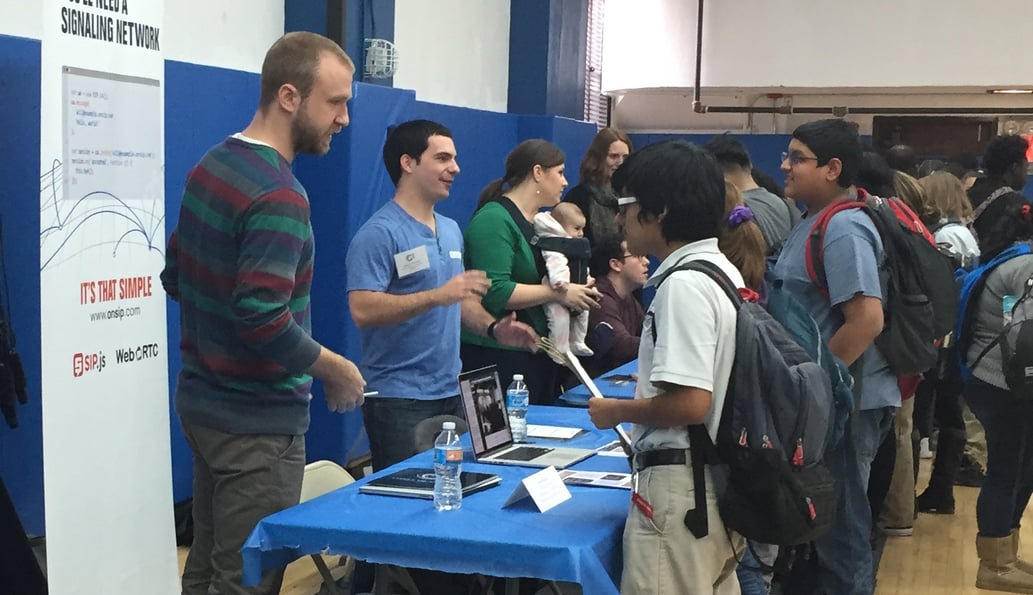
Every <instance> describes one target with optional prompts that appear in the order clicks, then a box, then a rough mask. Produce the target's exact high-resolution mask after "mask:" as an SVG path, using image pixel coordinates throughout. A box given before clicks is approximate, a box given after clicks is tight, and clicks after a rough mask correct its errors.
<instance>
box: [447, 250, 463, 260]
mask: <svg viewBox="0 0 1033 595" xmlns="http://www.w3.org/2000/svg"><path fill="white" fill-rule="evenodd" d="M448 256H449V257H450V258H453V259H455V260H460V259H462V258H463V253H462V252H460V251H459V250H449V251H448Z"/></svg>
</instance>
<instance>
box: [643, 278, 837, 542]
mask: <svg viewBox="0 0 1033 595" xmlns="http://www.w3.org/2000/svg"><path fill="white" fill-rule="evenodd" d="M684 270H693V271H698V272H701V273H704V274H706V275H707V276H708V277H710V278H711V279H712V280H713V281H714V282H715V283H717V284H718V285H719V286H720V287H721V289H722V290H723V291H724V293H725V294H726V295H727V296H728V299H730V300H731V301H732V303H733V304H734V305H735V309H736V311H737V319H736V320H737V322H736V337H735V361H734V363H733V365H732V373H731V377H730V380H729V384H728V392H727V393H726V395H725V401H724V409H723V410H722V413H721V419H720V423H719V425H718V430H717V441H716V443H715V442H713V441H711V439H710V435H709V434H708V433H707V431H706V428H705V427H704V426H702V425H695V426H690V427H689V443H690V447H691V448H690V453H691V457H692V469H693V480H694V489H695V492H696V494H695V496H696V506H695V508H694V509H693V510H690V511H688V512H687V513H686V515H685V525H686V526H687V527H688V528H689V530H690V531H691V532H692V533H693V535H695V536H696V537H697V538H699V537H702V536H705V535H707V533H708V532H709V526H708V525H709V522H708V519H707V506H706V485H705V476H704V472H703V465H704V463H709V464H710V465H711V470H712V473H713V476H714V481H715V491H716V492H717V495H718V506H719V508H720V510H721V518H722V519H723V521H724V523H725V525H726V526H728V527H729V528H731V529H734V530H735V531H737V532H739V533H740V534H742V535H743V536H745V537H747V538H749V539H753V540H755V541H759V542H762V543H770V544H776V545H797V544H802V543H807V542H809V541H813V540H814V539H815V538H816V537H818V536H819V535H821V534H822V533H824V532H825V531H826V530H827V529H828V528H829V526H830V525H831V524H832V517H833V514H834V511H835V490H834V485H833V480H832V477H831V476H830V475H829V472H828V470H827V469H826V468H825V465H824V464H823V463H822V460H823V457H824V452H825V441H826V439H827V437H828V435H829V423H830V417H831V412H832V408H833V397H832V387H831V385H830V382H829V377H828V375H827V374H826V373H825V370H824V369H823V368H822V367H821V366H820V365H819V364H817V363H815V362H814V360H812V359H811V358H810V356H808V355H807V353H806V352H805V351H804V350H803V349H802V348H800V347H799V346H798V345H797V344H796V342H795V341H794V340H793V339H792V338H791V337H790V336H789V334H788V333H786V331H785V329H784V328H783V327H782V326H781V325H780V324H779V323H778V322H776V321H775V319H773V318H772V317H771V316H770V315H769V314H768V312H767V311H766V310H764V308H763V307H761V306H760V305H759V304H755V303H752V302H747V301H745V300H743V298H742V297H741V296H740V294H739V291H738V289H737V288H736V287H735V285H734V284H733V283H732V281H731V280H730V279H729V278H728V277H727V275H725V274H724V272H723V271H722V270H721V269H720V268H719V267H717V266H716V265H714V264H713V263H710V262H707V261H703V260H693V261H689V262H686V263H684V264H682V263H679V264H677V265H675V266H674V267H672V268H671V270H670V271H668V272H667V273H666V274H665V275H664V276H663V277H662V278H661V279H660V281H659V283H658V284H657V287H659V285H660V284H662V283H663V282H664V281H665V280H666V279H667V277H669V276H670V275H671V274H672V273H674V272H675V271H684ZM655 332H656V331H655V324H654V337H653V340H654V342H655V341H656V336H655Z"/></svg>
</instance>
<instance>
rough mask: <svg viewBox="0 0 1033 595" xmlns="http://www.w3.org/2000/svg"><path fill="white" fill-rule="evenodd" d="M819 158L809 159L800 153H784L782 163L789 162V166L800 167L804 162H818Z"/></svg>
mask: <svg viewBox="0 0 1033 595" xmlns="http://www.w3.org/2000/svg"><path fill="white" fill-rule="evenodd" d="M817 160H818V158H817V157H808V156H807V155H804V154H803V153H801V152H799V151H789V152H785V151H783V152H782V161H783V162H785V161H788V162H789V165H800V164H801V163H803V162H804V161H817Z"/></svg>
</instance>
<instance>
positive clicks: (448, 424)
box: [441, 421, 456, 430]
mask: <svg viewBox="0 0 1033 595" xmlns="http://www.w3.org/2000/svg"><path fill="white" fill-rule="evenodd" d="M441 429H442V430H454V429H456V422H454V421H444V422H441Z"/></svg>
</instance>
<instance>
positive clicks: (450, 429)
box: [434, 421, 463, 510]
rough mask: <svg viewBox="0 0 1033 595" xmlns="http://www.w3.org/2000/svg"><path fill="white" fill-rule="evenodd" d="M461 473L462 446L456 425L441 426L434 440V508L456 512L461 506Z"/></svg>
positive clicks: (448, 422)
mask: <svg viewBox="0 0 1033 595" xmlns="http://www.w3.org/2000/svg"><path fill="white" fill-rule="evenodd" d="M462 472H463V445H462V444H461V443H460V442H459V433H458V432H456V423H455V422H454V421H446V422H443V423H442V424H441V433H440V434H438V437H437V438H436V439H435V440H434V508H436V509H438V510H458V509H459V507H460V506H462V505H463V489H462V485H460V479H459V475H460V474H461V473H462Z"/></svg>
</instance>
